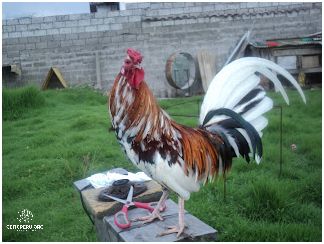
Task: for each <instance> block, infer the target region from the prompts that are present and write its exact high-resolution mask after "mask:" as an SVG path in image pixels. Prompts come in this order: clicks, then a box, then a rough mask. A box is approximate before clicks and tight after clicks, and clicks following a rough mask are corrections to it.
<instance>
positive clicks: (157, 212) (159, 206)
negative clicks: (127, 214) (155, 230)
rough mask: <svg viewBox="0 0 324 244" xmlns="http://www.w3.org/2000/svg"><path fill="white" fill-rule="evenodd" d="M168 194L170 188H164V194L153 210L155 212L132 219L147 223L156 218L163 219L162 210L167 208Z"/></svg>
mask: <svg viewBox="0 0 324 244" xmlns="http://www.w3.org/2000/svg"><path fill="white" fill-rule="evenodd" d="M168 196H169V192H168V190H167V189H163V192H162V196H161V198H160V200H159V202H158V203H157V205H156V207H155V209H154V210H153V212H152V213H151V214H150V215H148V216H144V217H138V218H135V219H133V220H132V221H143V224H145V223H149V222H152V221H153V220H155V219H156V218H158V219H160V220H163V218H162V216H161V214H160V212H161V211H163V209H164V208H165V201H166V200H167V198H168Z"/></svg>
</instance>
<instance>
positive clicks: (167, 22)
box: [152, 20, 174, 26]
mask: <svg viewBox="0 0 324 244" xmlns="http://www.w3.org/2000/svg"><path fill="white" fill-rule="evenodd" d="M152 23H154V22H152ZM162 25H163V26H168V25H174V20H165V21H163V22H162Z"/></svg>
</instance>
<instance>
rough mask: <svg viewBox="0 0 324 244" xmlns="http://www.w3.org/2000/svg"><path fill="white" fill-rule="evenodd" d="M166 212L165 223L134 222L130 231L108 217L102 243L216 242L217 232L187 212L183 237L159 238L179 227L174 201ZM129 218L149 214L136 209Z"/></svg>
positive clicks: (164, 214) (167, 204) (170, 201)
mask: <svg viewBox="0 0 324 244" xmlns="http://www.w3.org/2000/svg"><path fill="white" fill-rule="evenodd" d="M166 206H167V208H166V210H165V212H163V214H162V216H163V217H164V220H163V221H160V220H156V221H154V222H151V223H148V224H145V225H143V224H142V223H141V222H133V223H132V225H131V227H130V228H128V229H124V230H123V229H120V228H118V227H117V226H116V225H115V224H114V216H107V217H105V218H104V219H103V221H104V226H106V231H104V233H105V236H104V237H102V238H101V239H102V240H101V241H115V242H116V241H126V242H173V241H216V234H217V231H216V230H215V229H214V228H212V227H210V226H208V225H207V224H205V223H204V222H202V221H200V220H199V219H198V218H196V217H195V216H192V215H191V214H189V213H188V212H187V211H185V223H186V225H187V228H186V229H185V232H184V234H183V235H181V236H180V237H179V238H177V237H176V234H170V235H166V236H161V237H160V236H157V234H159V233H161V232H162V231H165V230H166V228H167V226H172V225H178V206H177V204H176V203H174V202H173V201H172V200H170V199H168V200H167V202H166ZM128 214H129V218H130V219H132V218H134V217H138V216H145V215H147V214H148V211H147V210H143V209H139V208H134V209H131V210H129V213H128Z"/></svg>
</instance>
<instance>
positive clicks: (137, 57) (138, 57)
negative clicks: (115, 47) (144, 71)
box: [127, 48, 143, 64]
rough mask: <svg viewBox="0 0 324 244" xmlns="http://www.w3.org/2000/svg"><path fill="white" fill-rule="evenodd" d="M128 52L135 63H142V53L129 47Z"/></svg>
mask: <svg viewBox="0 0 324 244" xmlns="http://www.w3.org/2000/svg"><path fill="white" fill-rule="evenodd" d="M127 54H128V56H129V57H130V58H131V59H132V60H133V62H134V64H140V63H141V62H142V60H143V56H142V54H141V53H140V52H138V51H136V50H135V49H132V48H128V49H127Z"/></svg>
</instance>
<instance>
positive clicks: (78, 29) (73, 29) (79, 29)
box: [71, 26, 85, 33]
mask: <svg viewBox="0 0 324 244" xmlns="http://www.w3.org/2000/svg"><path fill="white" fill-rule="evenodd" d="M84 31H85V27H84V26H76V27H71V33H82V32H84Z"/></svg>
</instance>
